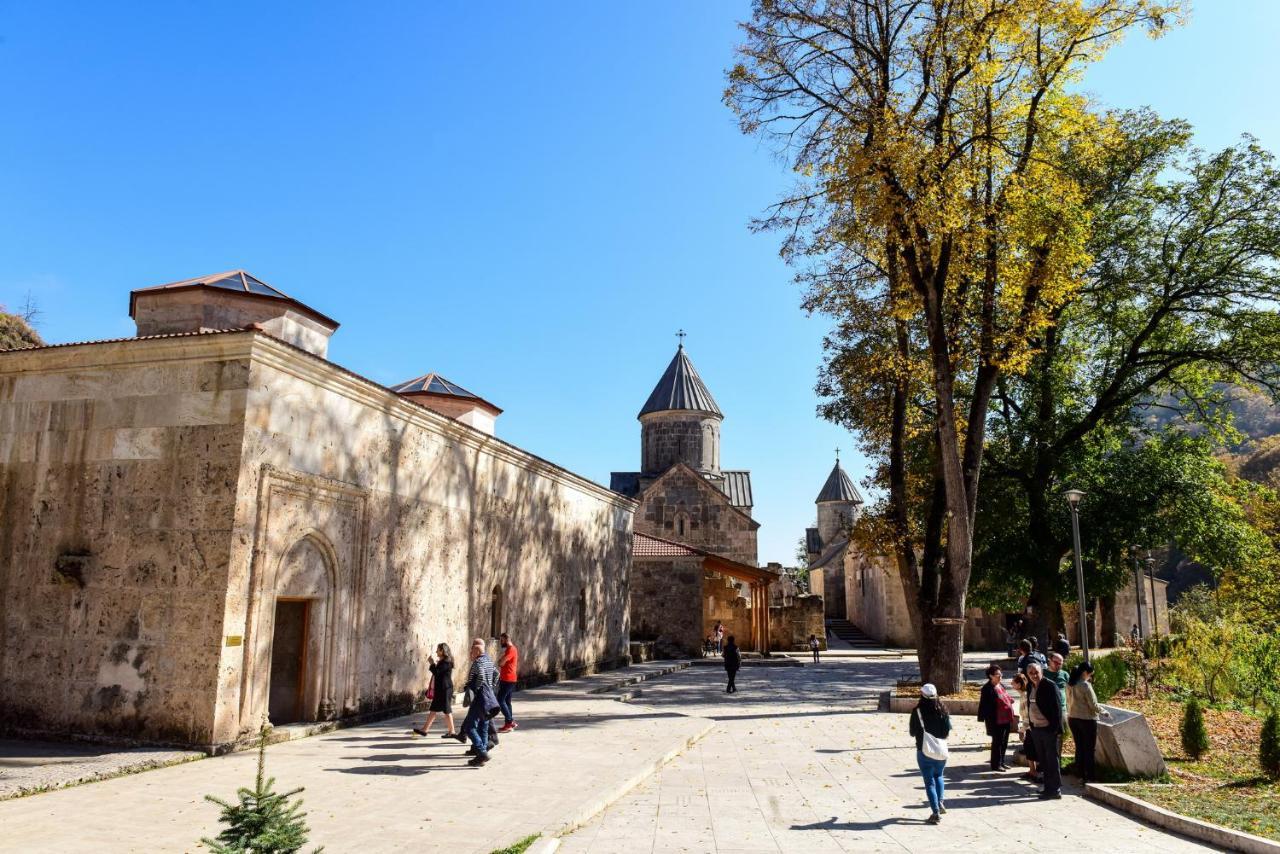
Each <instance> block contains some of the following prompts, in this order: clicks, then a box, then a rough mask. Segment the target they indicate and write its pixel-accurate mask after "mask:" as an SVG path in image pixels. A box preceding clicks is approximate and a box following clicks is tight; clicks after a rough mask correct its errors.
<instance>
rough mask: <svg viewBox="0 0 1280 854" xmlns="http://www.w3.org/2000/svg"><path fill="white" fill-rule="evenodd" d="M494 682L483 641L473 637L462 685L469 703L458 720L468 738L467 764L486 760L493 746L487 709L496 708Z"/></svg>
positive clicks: (496, 699) (481, 762)
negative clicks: (469, 699)
mask: <svg viewBox="0 0 1280 854" xmlns="http://www.w3.org/2000/svg"><path fill="white" fill-rule="evenodd" d="M497 682H498V671H497V669H496V668H494V666H493V659H492V658H490V657H489V653H487V652H485V649H484V640H483V639H482V638H476V639H475V640H473V641H472V642H471V670H470V672H469V673H468V674H467V686H466V687H467V692H468V694H469V696H470V698H471V703H470V705H469V706H468V707H467V717H466V718H465V719H464V720H463V722H462V732H463V734H464V735H465V737H466V738H469V739H470V740H471V750H470V751H468V754H469V755H470V756H471V761H470V762H468V763H467V764H468V765H473V766H475V767H477V768H478V767H480V766H482V765H484V764H485V763H487V762H488V761H489V750H490V748H491V747H493V746H494V742H493V741H492V740H491V738H490V735H491V734H490V729H491V726H492V725H491V724H490V722H489V719H490V717H492V715H491V714H490V712H496V710H497V709H498V698H497V695H496V694H494V691H493V687H494V685H496V684H497ZM459 740H461V739H459Z"/></svg>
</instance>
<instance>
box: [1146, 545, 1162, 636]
mask: <svg viewBox="0 0 1280 854" xmlns="http://www.w3.org/2000/svg"><path fill="white" fill-rule="evenodd" d="M1147 580H1148V581H1150V582H1151V636H1152V637H1153V638H1155V642H1156V649H1155V652H1156V658H1159V657H1160V612H1159V610H1157V609H1156V559H1155V558H1153V557H1152V556H1151V549H1147Z"/></svg>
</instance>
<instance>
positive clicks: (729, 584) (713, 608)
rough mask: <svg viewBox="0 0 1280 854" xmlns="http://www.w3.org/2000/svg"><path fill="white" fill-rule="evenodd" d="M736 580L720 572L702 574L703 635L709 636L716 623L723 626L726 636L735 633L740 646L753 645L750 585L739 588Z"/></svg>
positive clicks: (744, 647) (745, 647)
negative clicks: (739, 589)
mask: <svg viewBox="0 0 1280 854" xmlns="http://www.w3.org/2000/svg"><path fill="white" fill-rule="evenodd" d="M738 583H740V582H736V581H735V580H734V579H732V578H729V577H728V576H724V575H721V574H719V573H718V572H704V573H703V597H702V601H703V607H702V636H703V637H704V638H706V637H710V636H711V634H712V630H713V629H715V625H716V622H717V621H719V622H720V623H722V624H723V625H724V636H725V638H726V639H727V638H728V637H729V635H733V636H734V638H735V639H736V640H737V642H738V646H740V647H742V648H743V649H750V648H751V608H750V602H749V600H748V596H750V593H749V592H748V591H747V585H746V584H745V583H743V584H742V592H741V593H739V591H738V587H737V585H738Z"/></svg>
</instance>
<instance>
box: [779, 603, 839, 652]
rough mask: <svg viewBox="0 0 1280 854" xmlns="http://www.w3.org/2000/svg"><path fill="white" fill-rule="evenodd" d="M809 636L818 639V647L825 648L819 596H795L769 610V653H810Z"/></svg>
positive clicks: (824, 625)
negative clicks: (793, 651)
mask: <svg viewBox="0 0 1280 854" xmlns="http://www.w3.org/2000/svg"><path fill="white" fill-rule="evenodd" d="M809 635H815V636H816V637H817V638H818V647H819V648H820V649H826V648H827V628H826V621H825V619H824V616H823V608H822V597H821V596H813V595H807V596H795V597H794V598H791V599H789V600H786V601H785V603H784V604H780V605H770V606H769V649H771V650H775V651H780V652H786V651H788V650H804V651H808V649H809Z"/></svg>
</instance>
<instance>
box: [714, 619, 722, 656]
mask: <svg viewBox="0 0 1280 854" xmlns="http://www.w3.org/2000/svg"><path fill="white" fill-rule="evenodd" d="M711 637H713V638H715V642H716V655H723V654H724V626H723V625H721V623H720V621H719V620H716V627H715V628H714V629H712V630H711Z"/></svg>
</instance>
